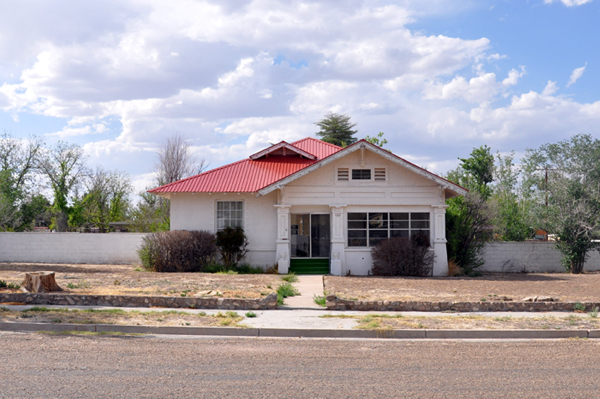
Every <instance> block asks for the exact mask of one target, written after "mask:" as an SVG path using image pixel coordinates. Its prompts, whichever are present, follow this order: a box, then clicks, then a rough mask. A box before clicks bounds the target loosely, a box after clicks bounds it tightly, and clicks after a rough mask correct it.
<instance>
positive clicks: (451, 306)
mask: <svg viewBox="0 0 600 399" xmlns="http://www.w3.org/2000/svg"><path fill="white" fill-rule="evenodd" d="M575 304H576V302H513V301H506V302H504V301H493V302H492V301H490V302H426V301H353V300H348V299H340V298H338V297H337V296H336V295H334V294H330V295H327V298H326V306H327V310H371V311H373V310H375V311H397V312H410V311H417V312H443V311H445V310H447V311H455V312H553V311H554V312H557V311H558V312H572V311H573V310H574V307H575ZM581 305H582V306H585V310H586V311H591V310H592V309H594V308H595V307H598V308H600V303H592V302H584V303H581Z"/></svg>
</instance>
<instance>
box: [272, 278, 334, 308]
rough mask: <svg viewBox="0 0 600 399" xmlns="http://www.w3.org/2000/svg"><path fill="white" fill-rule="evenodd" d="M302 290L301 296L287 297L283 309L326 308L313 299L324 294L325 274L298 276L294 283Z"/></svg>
mask: <svg viewBox="0 0 600 399" xmlns="http://www.w3.org/2000/svg"><path fill="white" fill-rule="evenodd" d="M292 285H293V286H294V287H296V288H297V289H298V291H300V295H299V296H293V297H289V298H285V299H284V301H283V303H284V305H283V306H279V308H281V309H323V310H324V309H325V308H324V307H322V306H319V305H317V304H316V303H315V301H314V300H313V298H314V296H315V295H317V296H323V276H322V275H318V276H298V281H297V282H295V283H293V284H292Z"/></svg>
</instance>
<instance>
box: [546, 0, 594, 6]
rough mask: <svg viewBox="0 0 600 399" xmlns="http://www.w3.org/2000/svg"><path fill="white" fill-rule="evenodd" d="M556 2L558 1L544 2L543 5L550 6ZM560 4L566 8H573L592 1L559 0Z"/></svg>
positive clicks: (547, 0) (549, 0)
mask: <svg viewBox="0 0 600 399" xmlns="http://www.w3.org/2000/svg"><path fill="white" fill-rule="evenodd" d="M557 1H558V0H544V4H552V3H556V2H557ZM560 2H561V3H563V4H564V5H565V6H567V7H575V6H582V5H584V4H587V3H591V2H592V0H560Z"/></svg>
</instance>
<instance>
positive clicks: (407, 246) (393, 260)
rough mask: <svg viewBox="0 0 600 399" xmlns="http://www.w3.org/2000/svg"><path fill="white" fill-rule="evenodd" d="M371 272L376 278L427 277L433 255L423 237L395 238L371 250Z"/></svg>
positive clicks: (429, 272) (427, 241)
mask: <svg viewBox="0 0 600 399" xmlns="http://www.w3.org/2000/svg"><path fill="white" fill-rule="evenodd" d="M371 256H372V258H373V269H372V272H373V274H374V275H376V276H419V277H422V276H429V275H431V271H432V269H433V260H434V257H435V256H434V254H433V252H432V251H430V250H429V240H428V239H425V237H419V238H417V237H414V238H413V239H408V238H403V237H395V238H391V239H389V240H385V241H382V242H381V243H379V245H377V246H376V247H374V248H373V249H372V250H371Z"/></svg>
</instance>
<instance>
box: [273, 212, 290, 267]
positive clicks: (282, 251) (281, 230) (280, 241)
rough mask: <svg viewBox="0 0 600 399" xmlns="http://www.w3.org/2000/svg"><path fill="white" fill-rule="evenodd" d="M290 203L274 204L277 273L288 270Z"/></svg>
mask: <svg viewBox="0 0 600 399" xmlns="http://www.w3.org/2000/svg"><path fill="white" fill-rule="evenodd" d="M291 207H292V206H291V205H275V208H277V266H278V270H279V274H287V273H288V272H289V270H290V232H289V230H290V208H291Z"/></svg>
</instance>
